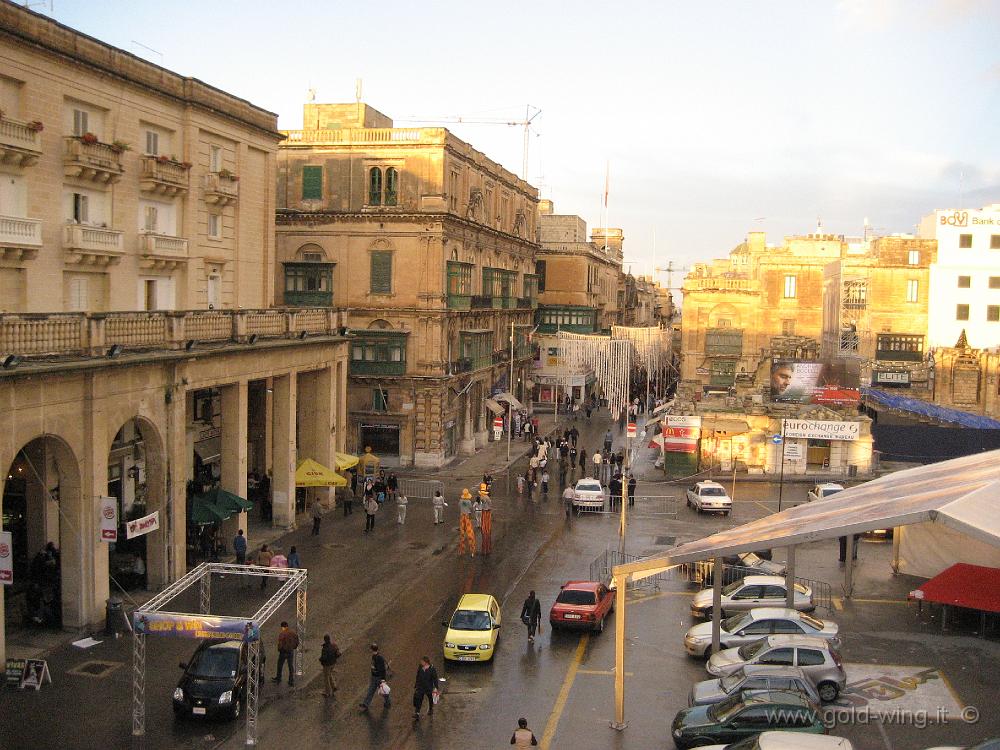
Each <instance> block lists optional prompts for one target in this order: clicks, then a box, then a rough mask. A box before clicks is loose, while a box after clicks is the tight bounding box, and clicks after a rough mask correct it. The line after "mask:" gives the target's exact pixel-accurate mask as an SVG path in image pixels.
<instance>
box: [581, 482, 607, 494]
mask: <svg viewBox="0 0 1000 750" xmlns="http://www.w3.org/2000/svg"><path fill="white" fill-rule="evenodd" d="M576 488H577V489H578V490H581V491H583V492H600V491H601V485H599V484H598V483H597V482H580V484H578V485H577V486H576Z"/></svg>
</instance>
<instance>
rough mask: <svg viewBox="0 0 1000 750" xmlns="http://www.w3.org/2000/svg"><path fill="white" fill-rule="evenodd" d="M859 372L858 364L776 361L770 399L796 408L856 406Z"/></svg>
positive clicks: (858, 397) (772, 371) (772, 365)
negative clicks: (807, 406)
mask: <svg viewBox="0 0 1000 750" xmlns="http://www.w3.org/2000/svg"><path fill="white" fill-rule="evenodd" d="M850 364H855V367H853V368H852V367H850V366H849V365H850ZM857 370H858V368H857V366H856V363H848V362H847V361H844V360H837V361H832V362H820V361H817V360H810V361H807V362H803V361H799V360H791V359H776V360H774V361H773V362H772V363H771V399H772V400H773V401H784V402H786V403H793V404H827V405H856V404H858V403H859V402H860V400H861V393H860V391H859V390H858V382H859V378H858V371H857Z"/></svg>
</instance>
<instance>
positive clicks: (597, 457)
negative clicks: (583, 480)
mask: <svg viewBox="0 0 1000 750" xmlns="http://www.w3.org/2000/svg"><path fill="white" fill-rule="evenodd" d="M593 461H594V479H597V480H598V481H600V479H601V464H602V463H603V462H604V457H603V456H602V455H601V452H600V451H594V459H593Z"/></svg>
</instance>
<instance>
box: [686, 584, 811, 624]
mask: <svg viewBox="0 0 1000 750" xmlns="http://www.w3.org/2000/svg"><path fill="white" fill-rule="evenodd" d="M786 601H787V592H786V589H785V579H784V578H779V577H778V576H747V577H746V578H744V579H743V580H741V581H733V582H732V583H731V584H729V585H728V586H723V587H722V611H723V612H724V613H725V614H726V615H731V614H736V613H737V612H745V611H747V610H748V609H754V608H756V607H783V606H785V602H786ZM792 605H793V606H792V609H797V610H798V611H799V612H812V611H813V610H814V609H816V602H814V601H813V595H812V589H810V588H809V587H808V586H803V585H802V584H801V583H796V584H795V594H794V596H793V599H792ZM691 614H692V615H693V616H694V617H711V616H712V589H702V590H701V591H699V592H698V593H697V594H695V595H694V597H693V598H692V599H691Z"/></svg>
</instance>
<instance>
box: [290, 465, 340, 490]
mask: <svg viewBox="0 0 1000 750" xmlns="http://www.w3.org/2000/svg"><path fill="white" fill-rule="evenodd" d="M295 486H296V487H346V486H347V480H346V479H344V478H343V477H342V476H340V474H338V473H337V472H335V471H332V470H331V469H328V468H326V467H325V466H323V464H320V463H317V462H316V461H313V460H312V459H311V458H304V459H302V460H301V461H299V465H298V467H296V469H295Z"/></svg>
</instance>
